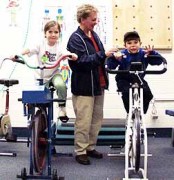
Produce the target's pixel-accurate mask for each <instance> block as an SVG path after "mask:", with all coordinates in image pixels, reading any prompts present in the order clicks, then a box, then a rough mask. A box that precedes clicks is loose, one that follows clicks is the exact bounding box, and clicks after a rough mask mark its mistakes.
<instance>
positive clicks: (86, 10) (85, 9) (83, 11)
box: [77, 4, 98, 23]
mask: <svg viewBox="0 0 174 180" xmlns="http://www.w3.org/2000/svg"><path fill="white" fill-rule="evenodd" d="M91 12H96V13H97V12H98V9H97V8H96V7H95V6H93V5H91V4H83V5H81V6H79V7H78V8H77V22H78V23H81V18H83V19H86V18H87V17H89V16H90V13H91Z"/></svg>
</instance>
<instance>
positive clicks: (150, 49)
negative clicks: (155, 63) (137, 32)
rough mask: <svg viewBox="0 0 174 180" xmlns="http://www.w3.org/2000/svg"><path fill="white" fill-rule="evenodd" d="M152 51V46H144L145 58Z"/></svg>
mask: <svg viewBox="0 0 174 180" xmlns="http://www.w3.org/2000/svg"><path fill="white" fill-rule="evenodd" d="M153 50H154V46H150V45H148V46H145V49H144V51H145V54H146V56H148V55H149V54H150V53H151V52H152V51H153Z"/></svg>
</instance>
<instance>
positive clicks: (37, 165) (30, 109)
mask: <svg viewBox="0 0 174 180" xmlns="http://www.w3.org/2000/svg"><path fill="white" fill-rule="evenodd" d="M68 57H69V58H71V56H70V55H64V56H61V57H60V58H59V59H58V60H57V61H56V62H55V64H53V65H48V66H45V65H44V64H43V66H30V65H29V64H28V63H27V62H26V61H25V59H24V58H23V57H22V56H15V58H13V59H12V60H13V61H14V62H18V63H22V64H26V65H27V67H29V68H31V69H40V70H41V79H40V82H41V83H39V86H40V87H38V89H34V90H23V92H22V103H23V105H24V115H26V116H27V118H28V122H29V127H30V129H31V134H32V137H31V142H32V143H31V147H30V171H29V175H27V173H26V169H25V168H24V169H23V170H22V171H21V175H17V178H22V179H24V178H26V179H27V178H29V179H51V178H52V176H54V177H55V178H56V176H57V172H56V171H54V173H53V174H51V145H52V138H53V137H52V129H51V128H52V123H53V102H54V101H57V100H55V99H53V91H51V90H49V89H46V88H45V87H44V86H42V85H43V73H42V72H43V70H44V69H52V68H55V67H57V66H58V65H59V64H60V62H61V61H62V60H64V59H65V58H68ZM35 108H37V111H36V112H35ZM30 119H31V121H30ZM45 133H46V134H47V135H46V136H45ZM40 144H41V147H40ZM46 146H47V147H46ZM43 147H44V148H43ZM42 149H44V150H42ZM40 151H42V153H39V152H40ZM40 154H41V155H42V156H41V157H40ZM43 154H44V155H43ZM46 155H47V174H46V175H44V174H43V172H44V169H46V161H45V156H46ZM57 179H58V177H57Z"/></svg>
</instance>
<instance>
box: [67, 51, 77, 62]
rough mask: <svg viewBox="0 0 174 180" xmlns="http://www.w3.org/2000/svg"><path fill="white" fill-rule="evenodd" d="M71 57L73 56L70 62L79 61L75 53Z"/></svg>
mask: <svg viewBox="0 0 174 180" xmlns="http://www.w3.org/2000/svg"><path fill="white" fill-rule="evenodd" d="M69 55H70V56H71V57H70V58H69V60H72V61H77V59H78V56H77V54H75V53H70V54H69Z"/></svg>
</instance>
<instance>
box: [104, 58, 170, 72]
mask: <svg viewBox="0 0 174 180" xmlns="http://www.w3.org/2000/svg"><path fill="white" fill-rule="evenodd" d="M147 57H148V58H151V59H154V58H159V59H161V60H162V64H163V69H161V70H117V69H109V68H108V66H107V60H106V62H105V69H106V71H107V72H108V73H109V74H131V73H135V72H137V73H144V74H163V73H165V72H166V71H167V61H166V59H165V58H164V57H162V56H161V55H148V56H147ZM140 63H141V62H140Z"/></svg>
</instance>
